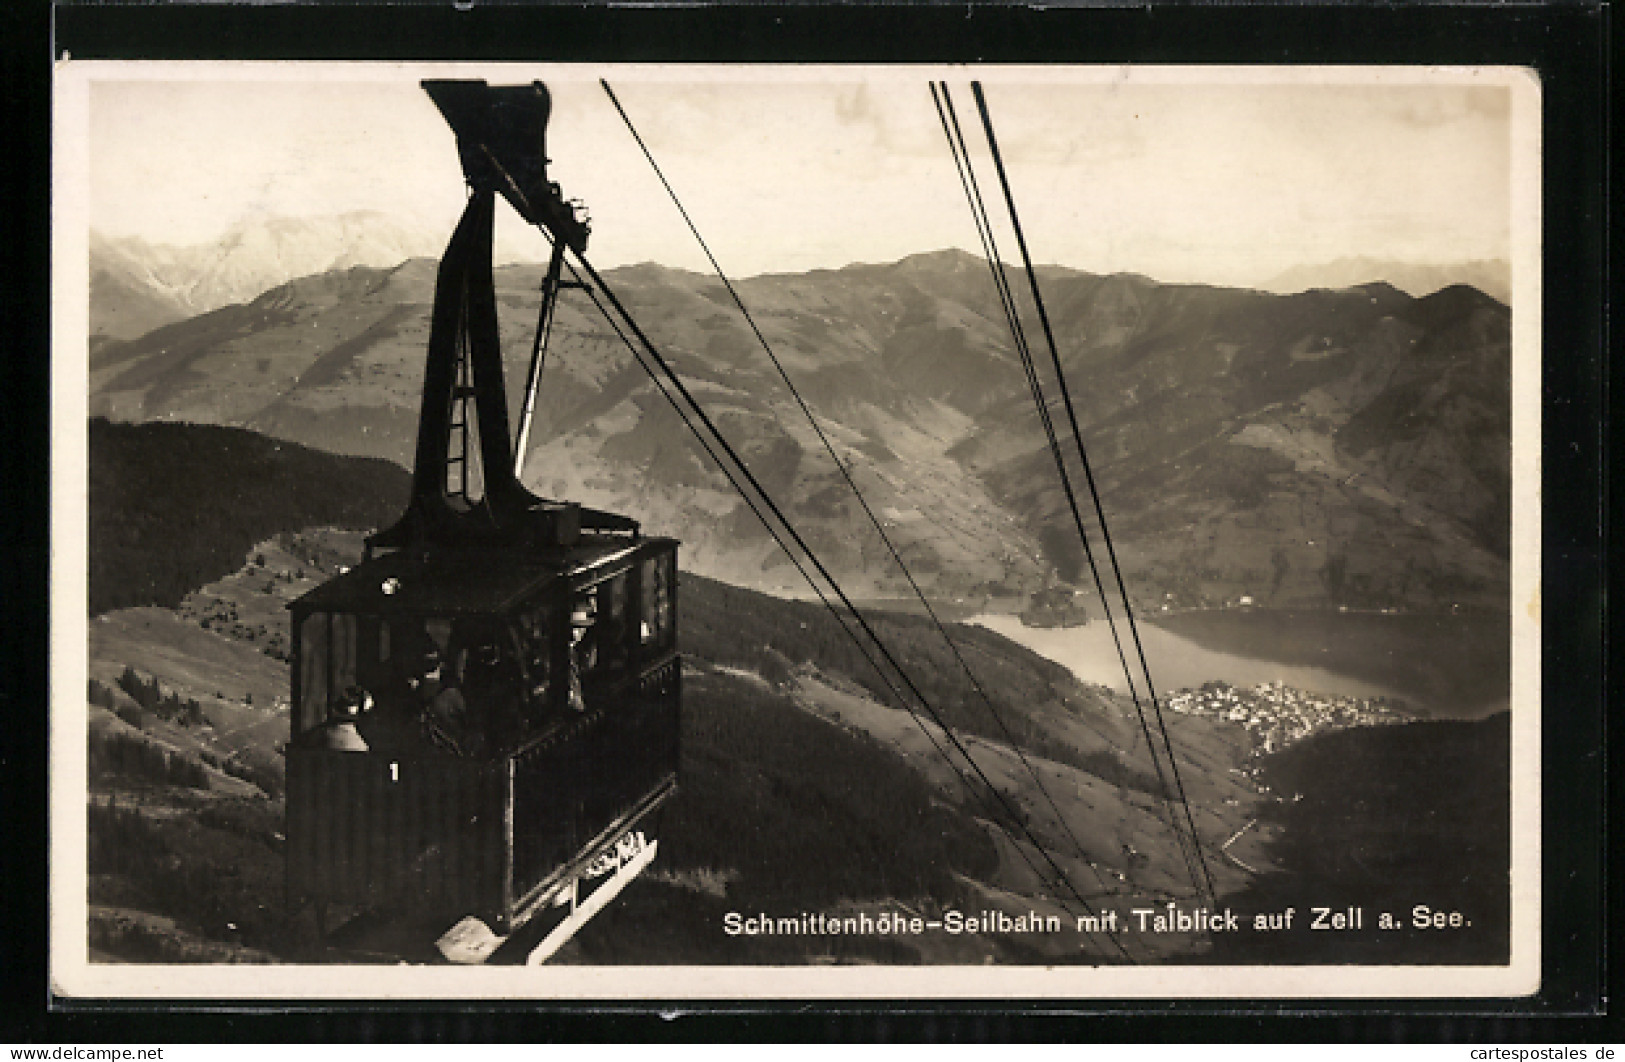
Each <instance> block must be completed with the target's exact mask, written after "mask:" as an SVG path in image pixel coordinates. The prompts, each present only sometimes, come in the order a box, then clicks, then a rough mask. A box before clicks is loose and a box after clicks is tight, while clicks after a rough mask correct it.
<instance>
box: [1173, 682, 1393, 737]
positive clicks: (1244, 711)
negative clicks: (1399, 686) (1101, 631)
mask: <svg viewBox="0 0 1625 1062" xmlns="http://www.w3.org/2000/svg"><path fill="white" fill-rule="evenodd" d="M1168 707H1169V709H1170V710H1172V711H1175V712H1180V713H1183V714H1185V715H1208V716H1218V717H1220V718H1223V719H1228V720H1230V721H1231V722H1234V723H1240V724H1241V725H1242V726H1243V727H1245V728H1246V729H1247V731H1248V733H1250V734H1251V735H1252V737H1253V745H1254V748H1255V750H1256V751H1257V752H1259V753H1271V752H1279V751H1281V750H1282V749H1284V748H1286V747H1287V746H1288V745H1291V744H1293V743H1294V742H1297V741H1302V740H1303V739H1304V738H1306V737H1309V736H1310V735H1311V734H1315V733H1318V732H1320V731H1324V730H1347V729H1349V728H1351V727H1357V726H1389V725H1392V724H1395V723H1408V722H1412V721H1414V720H1415V719H1416V716H1414V715H1412V714H1411V713H1410V712H1409V711H1408V710H1407V709H1406V708H1405V706H1404V704H1403V702H1399V701H1390V700H1386V699H1383V698H1377V699H1375V700H1367V699H1365V698H1361V697H1346V696H1337V697H1333V696H1328V695H1326V694H1321V693H1314V692H1311V691H1308V690H1300V689H1295V688H1293V687H1291V686H1285V685H1282V684H1281V683H1279V682H1260V683H1259V684H1258V685H1256V686H1252V687H1248V688H1237V687H1235V686H1232V685H1231V684H1230V683H1228V682H1224V681H1219V680H1216V681H1213V682H1204V683H1203V684H1202V685H1200V686H1198V687H1196V688H1195V689H1184V690H1180V691H1179V692H1177V693H1175V694H1173V695H1172V696H1171V697H1169V698H1168Z"/></svg>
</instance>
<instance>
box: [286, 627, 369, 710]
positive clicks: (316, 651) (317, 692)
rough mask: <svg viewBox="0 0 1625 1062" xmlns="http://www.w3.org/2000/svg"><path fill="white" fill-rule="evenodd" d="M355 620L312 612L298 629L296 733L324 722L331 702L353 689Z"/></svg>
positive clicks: (354, 681) (354, 673)
mask: <svg viewBox="0 0 1625 1062" xmlns="http://www.w3.org/2000/svg"><path fill="white" fill-rule="evenodd" d="M356 650H357V624H356V617H355V616H347V615H331V614H329V613H326V612H312V613H311V614H310V615H308V616H306V617H305V621H304V623H302V624H301V625H300V627H299V729H300V730H301V731H303V730H307V729H309V728H310V727H313V726H316V725H318V724H320V723H321V722H322V721H323V720H325V719H326V718H327V714H328V709H329V708H330V706H331V705H332V703H333V701H334V700H335V699H336V698H337V697H339V696H341V695H343V693H344V691H345V690H347V689H349V688H350V687H351V686H354V685H356Z"/></svg>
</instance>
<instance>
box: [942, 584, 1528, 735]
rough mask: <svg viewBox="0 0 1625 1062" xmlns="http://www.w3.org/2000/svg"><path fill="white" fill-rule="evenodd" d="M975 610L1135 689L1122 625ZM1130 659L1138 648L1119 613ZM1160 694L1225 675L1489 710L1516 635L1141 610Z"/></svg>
mask: <svg viewBox="0 0 1625 1062" xmlns="http://www.w3.org/2000/svg"><path fill="white" fill-rule="evenodd" d="M968 622H971V623H975V624H977V625H979V626H982V627H985V628H987V629H988V630H991V631H994V632H995V633H997V634H1001V635H1003V636H1004V637H1006V638H1009V639H1010V640H1011V641H1013V642H1016V643H1018V644H1020V645H1023V646H1025V647H1027V648H1028V649H1031V650H1032V651H1033V652H1035V653H1038V654H1039V655H1040V656H1043V657H1045V658H1047V659H1050V660H1053V661H1055V662H1056V663H1058V664H1061V665H1062V666H1064V667H1066V668H1067V669H1069V670H1070V671H1071V672H1072V673H1073V674H1074V675H1077V676H1078V678H1080V679H1082V680H1083V681H1086V682H1095V683H1099V684H1101V685H1104V686H1109V687H1111V688H1112V689H1114V690H1119V691H1126V690H1127V686H1126V685H1125V682H1124V678H1123V667H1122V664H1121V662H1120V661H1119V659H1118V656H1117V650H1116V649H1115V647H1114V646H1113V642H1112V636H1111V629H1110V627H1108V626H1107V624H1106V623H1105V622H1104V621H1102V620H1095V621H1093V622H1091V623H1087V624H1084V625H1082V626H1078V627H1065V628H1062V627H1055V628H1043V627H1028V626H1026V625H1024V624H1023V623H1022V622H1021V620H1020V619H1019V618H1017V617H1015V616H1010V615H980V616H975V617H972V618H971V619H970V620H969V621H968ZM1118 630H1119V634H1120V636H1121V637H1122V639H1123V649H1124V652H1125V653H1126V654H1127V655H1128V659H1129V664H1130V666H1131V667H1134V668H1136V673H1138V672H1137V665H1138V659H1137V657H1136V655H1135V652H1134V644H1133V641H1132V639H1131V638H1130V637H1129V632H1128V628H1127V626H1126V625H1122V624H1120V625H1119V628H1118ZM1139 630H1140V640H1141V642H1142V643H1143V644H1144V646H1145V656H1146V661H1147V662H1148V663H1149V665H1150V667H1151V678H1152V681H1153V682H1154V683H1155V684H1156V688H1157V692H1158V694H1160V695H1165V694H1168V693H1172V692H1173V691H1175V690H1177V689H1181V688H1184V687H1188V686H1199V685H1201V684H1202V683H1204V682H1207V681H1210V680H1213V679H1222V680H1224V681H1226V682H1229V683H1232V684H1233V685H1237V686H1252V685H1256V684H1258V683H1260V682H1280V683H1284V684H1285V685H1288V686H1294V687H1297V688H1299V689H1304V690H1314V691H1317V692H1320V693H1326V694H1333V695H1345V696H1352V697H1365V698H1375V697H1394V698H1399V699H1400V700H1403V701H1405V702H1406V704H1407V705H1408V706H1409V707H1410V708H1411V709H1412V710H1414V711H1416V712H1418V713H1419V714H1423V715H1429V716H1435V717H1447V718H1467V719H1476V718H1482V717H1483V716H1485V715H1489V714H1491V713H1493V712H1495V711H1499V710H1502V709H1504V708H1506V707H1507V704H1508V699H1509V696H1508V691H1509V689H1510V681H1509V678H1508V676H1509V670H1508V667H1509V664H1508V660H1509V639H1508V637H1507V635H1506V632H1507V623H1506V620H1505V618H1504V617H1498V616H1482V615H1475V616H1457V615H1449V616H1417V615H1392V614H1390V615H1385V614H1378V613H1337V612H1313V611H1281V612H1276V611H1271V610H1264V609H1256V610H1247V611H1242V610H1227V611H1222V612H1221V611H1212V612H1191V613H1180V614H1176V615H1168V616H1159V617H1158V618H1157V621H1156V623H1154V624H1153V623H1149V622H1146V621H1144V620H1141V621H1140V622H1139Z"/></svg>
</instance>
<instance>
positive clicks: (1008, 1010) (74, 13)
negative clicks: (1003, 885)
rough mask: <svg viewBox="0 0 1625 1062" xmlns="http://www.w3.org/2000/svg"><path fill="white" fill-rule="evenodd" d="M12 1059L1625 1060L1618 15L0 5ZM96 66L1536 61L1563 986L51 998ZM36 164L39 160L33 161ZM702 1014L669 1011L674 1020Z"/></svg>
mask: <svg viewBox="0 0 1625 1062" xmlns="http://www.w3.org/2000/svg"><path fill="white" fill-rule="evenodd" d="M0 26H3V27H4V30H5V33H6V42H5V47H4V51H3V52H0V56H3V59H0V61H3V63H4V67H3V69H4V82H3V87H4V91H5V103H6V109H7V115H8V119H9V120H8V121H7V122H6V125H5V139H6V156H7V164H6V165H5V166H4V167H3V168H0V172H3V173H4V174H5V180H6V193H7V194H6V196H5V199H4V201H3V205H0V219H3V221H0V238H3V244H0V246H3V247H4V256H3V259H0V260H3V261H4V267H5V276H4V283H3V284H0V299H3V300H4V301H3V303H0V314H3V316H0V321H3V323H4V326H5V331H4V339H3V342H4V345H5V349H4V351H3V352H0V372H3V373H4V378H3V391H0V394H3V395H4V398H3V408H4V410H5V418H4V424H5V427H6V429H7V430H6V432H5V438H4V445H0V484H3V488H0V489H3V494H0V497H3V499H4V509H5V514H6V515H5V518H4V519H3V520H0V557H3V558H4V564H3V567H0V578H3V580H4V581H3V582H0V601H3V602H4V608H5V617H4V619H5V628H4V630H5V634H4V637H3V638H0V652H3V653H4V659H3V660H0V822H4V823H5V826H4V828H3V830H0V834H3V836H4V842H3V846H0V852H3V855H0V875H3V880H0V888H3V889H4V893H3V895H4V897H5V902H4V911H5V915H4V922H3V923H0V925H3V934H0V993H3V995H0V1006H3V1009H0V1040H4V1041H11V1042H30V1041H38V1042H44V1043H73V1042H79V1043H91V1042H98V1041H107V1040H119V1041H124V1042H166V1041H167V1042H177V1041H181V1042H190V1041H212V1042H231V1041H244V1042H264V1041H273V1040H303V1039H311V1040H319V1041H343V1040H453V1041H460V1040H511V1039H523V1040H558V1039H581V1038H590V1039H639V1040H648V1039H654V1040H679V1041H681V1040H702V1041H703V1040H715V1039H741V1040H746V1039H748V1040H812V1041H818V1040H853V1039H863V1040H876V1039H879V1040H915V1041H918V1040H923V1041H943V1040H950V1041H951V1040H970V1041H982V1040H1055V1039H1066V1040H1086V1039H1087V1040H1112V1041H1124V1040H1140V1039H1158V1040H1162V1039H1178V1040H1191V1041H1219V1042H1235V1041H1243V1040H1245V1041H1261V1042H1269V1041H1304V1040H1322V1039H1329V1040H1338V1041H1350V1040H1408V1041H1423V1042H1427V1041H1440V1042H1448V1041H1460V1040H1466V1039H1473V1040H1487V1041H1498V1042H1505V1041H1528V1040H1540V1041H1548V1042H1559V1043H1563V1042H1566V1043H1587V1042H1590V1043H1593V1044H1594V1043H1596V1042H1598V1038H1599V1037H1600V1038H1601V1039H1602V1040H1606V1041H1612V1042H1616V1043H1617V1042H1619V1040H1620V1036H1619V1034H1618V1025H1617V1024H1614V1023H1611V1022H1607V1021H1606V1020H1605V1019H1603V1018H1601V1017H1600V1016H1599V1008H1600V1007H1601V1005H1602V1004H1601V1001H1602V1000H1603V999H1604V998H1605V996H1604V991H1605V990H1604V987H1603V976H1604V975H1603V963H1602V955H1603V950H1604V940H1605V937H1606V936H1607V935H1608V934H1609V933H1610V932H1611V929H1610V927H1609V923H1608V920H1607V918H1606V914H1607V911H1606V907H1605V893H1604V891H1603V887H1602V883H1603V863H1604V859H1605V855H1606V853H1607V847H1606V846H1605V843H1604V838H1605V830H1604V825H1605V815H1604V810H1605V809H1604V786H1603V780H1604V774H1605V771H1606V770H1607V768H1608V766H1609V764H1610V763H1611V762H1617V758H1618V752H1617V750H1614V751H1610V750H1609V749H1608V748H1607V746H1606V744H1605V743H1604V740H1603V738H1604V722H1605V719H1604V710H1603V705H1604V703H1605V699H1604V692H1605V691H1604V675H1605V668H1604V663H1605V661H1604V644H1605V643H1604V637H1603V636H1604V629H1605V624H1607V623H1608V622H1609V621H1608V617H1607V615H1606V613H1605V610H1604V600H1605V596H1604V590H1605V588H1606V582H1605V580H1607V578H1608V572H1607V566H1606V560H1607V556H1608V553H1609V549H1608V547H1609V546H1611V545H1614V544H1616V543H1618V539H1619V533H1618V531H1617V530H1614V529H1613V528H1612V527H1611V526H1610V524H1609V523H1608V521H1607V506H1606V502H1607V497H1608V491H1607V489H1606V488H1607V484H1608V482H1609V481H1611V480H1612V479H1613V478H1614V477H1615V475H1616V473H1615V472H1614V470H1613V468H1612V467H1611V466H1610V464H1609V463H1608V462H1607V461H1606V460H1605V457H1606V455H1607V453H1608V427H1609V418H1608V413H1609V410H1610V408H1611V406H1612V400H1611V399H1610V397H1609V395H1608V393H1607V391H1606V389H1605V381H1606V369H1607V364H1606V363H1607V358H1606V355H1605V351H1606V349H1607V348H1606V346H1605V344H1606V333H1605V314H1604V308H1605V306H1606V302H1607V295H1608V294H1609V291H1608V289H1606V288H1605V284H1606V283H1607V269H1606V263H1607V252H1608V243H1607V241H1606V239H1605V235H1604V234H1605V233H1607V232H1608V231H1609V225H1608V213H1607V208H1608V204H1609V189H1608V187H1607V186H1606V184H1605V179H1606V176H1607V171H1606V169H1605V161H1606V159H1607V156H1608V144H1609V137H1610V133H1611V125H1610V116H1609V114H1608V111H1607V108H1606V106H1605V102H1606V96H1607V93H1606V88H1607V80H1608V76H1609V71H1610V68H1611V65H1612V56H1613V54H1614V50H1615V49H1616V48H1617V43H1616V41H1615V39H1614V31H1613V28H1612V25H1611V21H1610V17H1609V11H1608V9H1606V8H1604V7H1600V6H1595V5H1591V4H1549V5H1542V6H1527V7H1505V6H1495V7H1491V6H1484V5H1458V6H1444V5H1426V6H1408V7H1392V6H1387V7H1377V6H1355V5H1327V6H1292V7H1287V6H1252V7H1238V6H1200V7H1198V6H1167V7H1160V6H1159V7H1137V8H1097V9H1083V8H1078V7H1049V8H1047V9H1034V8H1023V7H1016V6H1005V5H999V6H979V5H970V6H967V5H965V4H959V5H955V6H947V5H941V6H938V5H910V4H896V5H887V6H855V5H853V6H838V7H837V6H811V5H806V6H800V5H798V6H771V7H769V6H765V5H748V6H745V5H735V6H720V5H719V6H709V7H684V8H648V7H645V8H632V9H626V8H612V7H608V6H606V5H582V6H576V7H570V8H539V7H527V6H519V5H512V4H496V3H488V2H485V0H475V3H474V4H473V5H472V6H471V9H470V10H461V11H460V10H457V9H455V8H454V6H453V5H452V4H451V3H450V2H445V3H435V4H397V5H393V6H388V7H385V6H382V5H378V6H373V5H365V4H347V5H342V6H340V5H332V6H315V5H299V6H292V5H289V6H277V7H268V6H249V5H242V6H237V5H232V6H227V5H210V6H195V7H194V6H176V5H168V6H164V7H155V6H140V5H133V4H128V5H125V4H108V5H100V4H97V5H91V4H84V5H63V6H56V7H54V8H53V7H52V6H50V5H48V4H47V3H44V2H26V3H17V2H13V3H9V4H7V5H4V6H3V7H0ZM70 54H71V56H72V57H73V58H75V59H101V58H106V59H136V58H140V59H188V58H200V59H202V58H209V59H358V60H360V59H447V60H453V59H455V60H529V61H543V60H568V61H595V60H596V61H611V60H613V61H637V60H648V61H668V62H697V61H730V62H737V61H761V62H781V61H799V62H933V63H936V62H989V63H1003V62H1020V63H1048V62H1056V63H1061V62H1065V63H1080V62H1081V63H1087V62H1129V61H1133V62H1138V63H1221V62H1222V63H1236V62H1242V63H1292V64H1327V63H1329V64H1343V63H1399V64H1410V63H1426V64H1513V65H1527V66H1532V67H1534V68H1535V69H1536V70H1538V71H1539V73H1540V76H1541V79H1542V88H1543V101H1544V130H1543V135H1544V185H1545V193H1544V200H1545V201H1544V217H1545V227H1544V243H1543V248H1544V251H1543V256H1544V261H1545V273H1544V290H1545V295H1546V301H1545V307H1544V351H1545V360H1544V389H1545V390H1544V405H1543V408H1544V414H1543V431H1544V438H1543V459H1544V461H1543V477H1544V480H1543V490H1544V502H1543V503H1544V546H1543V548H1544V556H1543V567H1544V570H1543V594H1542V597H1543V609H1542V613H1543V623H1544V627H1545V637H1544V694H1543V701H1544V713H1545V718H1544V726H1543V747H1542V761H1543V762H1542V769H1543V778H1544V785H1543V817H1544V823H1543V830H1542V843H1543V859H1544V864H1545V872H1544V883H1545V886H1544V893H1545V895H1544V898H1543V911H1542V920H1543V926H1542V930H1543V937H1544V940H1543V963H1542V965H1543V979H1542V984H1543V987H1542V989H1541V992H1540V994H1539V995H1537V996H1536V997H1533V998H1531V999H1525V1000H1508V1001H1493V1000H1492V1001H1483V1000H1477V1001H1474V1000H1463V1001H1423V1002H1369V1001H1367V1002H1360V1001H1342V1002H1338V1001H1318V1002H1302V1001H1299V1002H1293V1003H1289V1004H1275V1003H1270V1002H1267V1001H1260V1002H1258V1003H1256V1004H1249V1003H1247V1002H1245V1001H1239V1002H1238V1001H1211V1002H1202V1001H1186V1002H1181V1003H1171V1004H1161V1005H1158V1004H1155V1003H1147V1002H1143V1001H1142V1002H1133V1001H1124V1002H1120V1003H1116V1004H1113V1003H1110V1002H1105V1003H1102V1002H1094V1001H1089V1002H1079V1003H1077V1004H1074V1005H1067V1006H1065V1007H1064V1008H1061V1009H1065V1010H1067V1011H1068V1013H1063V1014H1057V1013H1055V1012H1056V1010H1057V1009H1058V1008H1057V1005H1056V1003H1055V1002H1049V1003H1046V1004H1042V1005H1041V1009H1042V1011H1043V1013H1039V1009H1040V1007H1029V1006H1024V1005H1022V1004H1020V1003H1016V1002H1012V1003H998V1004H988V1003H983V1002H978V1003H962V1004H955V1003H951V1002H946V1003H939V1002H927V1003H920V1004H874V1003H863V1004H852V1005H849V1006H844V1007H843V1006H841V1005H838V1004H820V1005H816V1006H806V1007H801V1006H792V1005H787V1004H767V1005H764V1004H760V1003H758V1004H750V1005H745V1006H740V1007H730V1006H725V1005H724V1006H709V1005H708V1006H695V1005H692V1004H681V1003H678V1004H674V1005H671V1006H669V1007H667V1008H665V1010H666V1014H667V1016H666V1017H661V1016H660V1015H658V1014H657V1013H656V1011H655V1008H654V1007H653V1006H652V1005H649V1004H638V1005H623V1004H612V1005H610V1006H608V1007H600V1008H582V1007H579V1006H572V1007H561V1006H555V1005H550V1004H547V1003H543V1002H533V1003H531V1004H529V1005H525V1006H520V1007H517V1008H516V1007H511V1006H502V1005H491V1006H485V1007H481V1006H475V1005H467V1004H457V1005H447V1004H440V1005H429V1006H423V1005H416V1004H407V1005H402V1006H377V1007H371V1008H367V1007H358V1006H356V1005H354V1004H339V1005H336V1006H333V1007H330V1008H318V1007H313V1006H308V1005H307V1006H305V1007H302V1008H300V1009H298V1010H296V1011H294V1012H293V1013H282V1014H273V1013H270V1012H269V1011H268V1010H265V1009H256V1008H255V1007H253V1006H252V1005H250V1006H246V1007H244V1006H239V1007H223V1006H219V1005H216V1004H198V1005H196V1006H194V1007H191V1008H180V1009H177V1008H176V1005H175V1004H174V1003H173V1002H171V1003H170V1004H166V1005H146V1006H134V1005H130V1004H109V1005H107V1006H106V1007H99V1006H96V1005H94V1004H87V1003H84V1002H82V1001H78V1002H67V1001H53V1000H52V999H51V998H50V996H49V985H48V980H47V971H46V958H47V956H46V933H47V914H46V897H47V879H46V871H47V834H46V808H47V801H46V774H45V749H46V745H47V716H48V713H47V696H46V691H47V685H48V676H49V672H48V666H47V641H46V637H47V627H46V623H45V622H44V620H45V618H46V616H47V602H48V594H47V591H48V587H47V578H48V573H47V557H48V547H49V528H48V500H49V493H48V487H49V457H50V455H49V430H50V403H49V364H50V357H49V350H50V344H49V317H48V312H49V306H50V289H49V252H50V247H49V236H50V227H49V217H50V168H49V158H50V76H51V63H52V61H53V58H54V57H59V56H62V55H70ZM19 163H20V165H19ZM674 1013H675V1014H676V1015H677V1016H676V1017H672V1016H671V1015H672V1014H674Z"/></svg>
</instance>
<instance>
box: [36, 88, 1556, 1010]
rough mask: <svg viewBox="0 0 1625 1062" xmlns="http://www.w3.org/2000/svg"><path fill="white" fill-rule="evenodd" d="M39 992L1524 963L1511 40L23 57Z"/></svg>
mask: <svg viewBox="0 0 1625 1062" xmlns="http://www.w3.org/2000/svg"><path fill="white" fill-rule="evenodd" d="M55 128H56V133H55V137H56V140H55V146H56V154H55V175H54V195H55V214H54V220H53V232H54V256H53V266H54V292H55V296H54V305H53V315H54V317H53V321H54V329H53V331H54V339H53V352H52V356H53V367H54V396H53V404H54V410H55V416H54V429H53V430H54V445H53V450H54V491H53V503H54V509H53V544H54V547H55V548H54V551H53V568H52V586H53V590H52V593H53V623H52V631H51V638H52V671H51V675H52V703H51V736H52V744H51V749H50V756H51V778H52V805H51V868H50V869H51V880H52V906H51V934H52V937H51V939H52V949H51V970H52V977H53V987H54V989H55V991H57V992H58V993H60V994H62V995H64V996H69V997H79V998H93V997H111V998H149V999H151V998H205V999H239V998H240V999H250V1000H269V999H302V998H323V997H325V998H341V999H349V998H368V997H389V998H422V999H462V998H494V999H519V1000H583V999H625V1000H641V999H651V1000H652V999H665V1000H669V999H735V998H747V999H783V998H842V999H852V998H875V999H902V998H911V999H918V998H932V997H938V998H958V999H983V1000H996V999H1008V1000H1018V999H1046V1000H1054V1001H1067V1000H1073V1001H1087V1000H1094V999H1125V998H1127V999H1152V998H1162V997H1168V998H1197V997H1206V998H1222V999H1273V998H1292V999H1320V998H1325V999H1331V998H1349V997H1367V998H1371V997H1384V998H1385V997H1395V998H1398V997H1513V996H1523V995H1528V994H1531V993H1533V992H1535V991H1537V990H1538V988H1539V986H1540V955H1539V941H1540V926H1541V895H1540V850H1541V836H1540V822H1541V819H1540V802H1541V788H1540V784H1541V779H1540V774H1539V765H1540V744H1541V704H1540V698H1539V693H1540V682H1539V667H1540V631H1541V619H1540V601H1541V595H1540V585H1539V572H1540V559H1541V552H1540V539H1539V531H1540V513H1539V504H1540V496H1541V484H1540V460H1539V458H1540V451H1539V445H1540V422H1539V419H1540V406H1539V396H1540V386H1539V378H1540V372H1541V350H1540V335H1541V331H1540V307H1541V301H1540V289H1539V283H1540V223H1541V218H1540V213H1539V211H1540V203H1541V195H1540V190H1541V173H1540V158H1541V127H1540V87H1539V82H1538V80H1537V79H1536V77H1535V76H1534V75H1533V74H1532V73H1531V72H1529V71H1526V70H1522V69H1516V68H1502V67H1487V68H1424V67H1337V68H1331V67H1326V68H1320V67H1299V68H1266V67H1230V68H1226V67H1199V68H1198V67H1139V66H1135V67H1092V66H1078V67H1044V68H1037V67H1013V66H1000V67H987V68H981V67H975V66H953V67H940V68H930V67H922V66H907V67H903V66H898V67H880V66H839V67H837V66H785V67H770V66H749V67H746V66H639V65H605V66H584V65H526V64H501V65H491V64H486V65H472V64H393V63H389V64H385V63H375V64H367V63H356V64H333V63H322V64H315V63H311V64H301V63H214V62H162V63H159V62H84V61H74V60H64V61H62V62H61V63H59V64H58V66H57V69H56V78H55Z"/></svg>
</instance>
